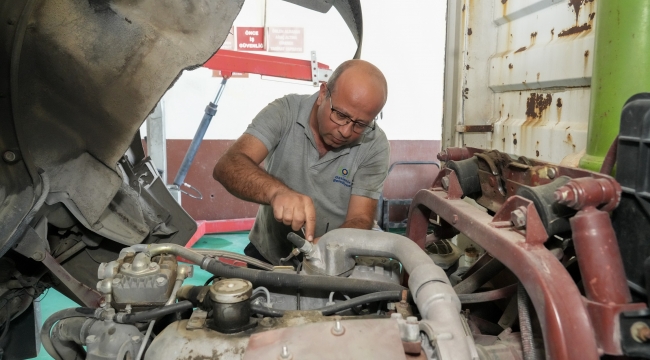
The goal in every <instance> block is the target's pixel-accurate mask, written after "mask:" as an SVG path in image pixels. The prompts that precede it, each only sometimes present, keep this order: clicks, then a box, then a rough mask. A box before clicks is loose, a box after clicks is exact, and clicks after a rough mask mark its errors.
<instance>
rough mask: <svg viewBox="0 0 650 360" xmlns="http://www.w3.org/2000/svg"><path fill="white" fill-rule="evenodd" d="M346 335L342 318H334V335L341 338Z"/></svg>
mask: <svg viewBox="0 0 650 360" xmlns="http://www.w3.org/2000/svg"><path fill="white" fill-rule="evenodd" d="M343 334H345V327H344V326H343V325H342V324H341V317H340V316H336V317H334V326H333V327H332V335H334V336H341V335H343Z"/></svg>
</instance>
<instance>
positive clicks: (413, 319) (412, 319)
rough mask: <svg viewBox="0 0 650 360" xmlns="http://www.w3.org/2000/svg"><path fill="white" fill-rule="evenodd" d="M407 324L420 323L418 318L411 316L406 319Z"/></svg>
mask: <svg viewBox="0 0 650 360" xmlns="http://www.w3.org/2000/svg"><path fill="white" fill-rule="evenodd" d="M406 323H407V324H417V323H418V318H417V317H415V316H409V317H407V318H406Z"/></svg>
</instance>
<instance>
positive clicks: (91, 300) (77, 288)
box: [43, 252, 105, 308]
mask: <svg viewBox="0 0 650 360" xmlns="http://www.w3.org/2000/svg"><path fill="white" fill-rule="evenodd" d="M43 265H45V266H47V268H48V269H50V271H51V272H52V274H54V276H56V277H57V279H59V280H60V281H61V282H62V283H63V284H64V285H65V286H66V287H67V288H68V289H70V291H72V293H73V294H75V295H76V296H77V297H78V298H79V300H81V302H82V303H83V304H84V305H86V306H87V307H91V308H98V307H99V306H100V305H101V304H102V303H103V302H104V301H105V300H104V297H103V296H102V294H100V293H99V292H97V291H96V290H95V289H91V288H89V287H88V286H86V285H84V284H82V283H81V282H79V280H77V279H75V278H74V277H73V276H72V275H70V273H69V272H68V271H67V270H66V269H64V268H63V266H61V264H59V263H58V262H57V261H56V260H55V259H54V258H53V257H52V255H50V253H48V252H46V253H45V259H43Z"/></svg>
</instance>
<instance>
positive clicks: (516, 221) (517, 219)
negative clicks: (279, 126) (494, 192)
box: [510, 209, 526, 228]
mask: <svg viewBox="0 0 650 360" xmlns="http://www.w3.org/2000/svg"><path fill="white" fill-rule="evenodd" d="M510 221H512V224H513V225H514V226H515V227H516V228H523V227H524V226H526V214H525V213H524V212H523V211H522V210H521V209H516V210H514V211H513V212H511V213H510Z"/></svg>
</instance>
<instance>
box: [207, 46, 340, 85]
mask: <svg viewBox="0 0 650 360" xmlns="http://www.w3.org/2000/svg"><path fill="white" fill-rule="evenodd" d="M203 66H204V67H206V68H208V69H212V70H221V71H222V72H231V73H232V72H243V73H253V74H260V75H268V76H276V77H282V78H288V79H296V80H306V81H312V80H313V79H312V63H311V61H308V60H298V59H288V58H283V57H279V56H269V55H259V54H250V53H245V52H240V51H230V50H219V51H217V53H216V54H214V55H213V56H212V57H211V58H210V59H209V60H208V61H206V62H205V64H203ZM317 66H318V68H319V69H329V66H327V65H325V64H322V63H317Z"/></svg>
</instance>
